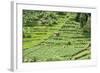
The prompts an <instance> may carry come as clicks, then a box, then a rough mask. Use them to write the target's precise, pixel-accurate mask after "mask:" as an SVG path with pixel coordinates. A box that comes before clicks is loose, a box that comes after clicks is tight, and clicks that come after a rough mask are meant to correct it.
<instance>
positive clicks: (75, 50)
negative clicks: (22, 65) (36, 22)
mask: <svg viewBox="0 0 100 73" xmlns="http://www.w3.org/2000/svg"><path fill="white" fill-rule="evenodd" d="M70 17H71V15H70ZM73 18H74V16H73ZM25 29H26V31H27V33H25V34H26V35H30V36H31V37H30V38H23V62H43V61H67V60H86V59H90V58H91V48H90V40H91V39H90V36H86V35H84V34H83V30H82V29H81V28H80V23H79V22H75V21H74V20H72V21H70V20H69V19H66V18H64V17H61V18H59V20H58V24H56V25H54V26H48V27H47V26H34V27H25ZM28 30H30V32H28ZM88 35H89V34H88Z"/></svg>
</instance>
